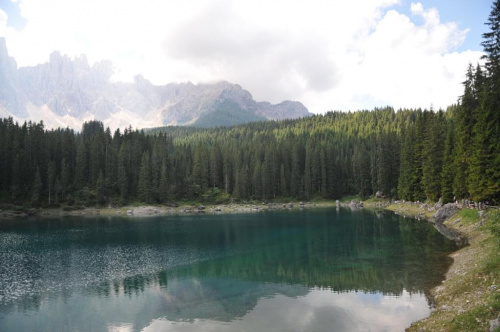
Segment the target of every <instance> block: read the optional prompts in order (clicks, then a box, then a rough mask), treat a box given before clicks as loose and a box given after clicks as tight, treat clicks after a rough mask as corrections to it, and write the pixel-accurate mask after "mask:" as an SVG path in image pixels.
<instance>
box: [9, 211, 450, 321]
mask: <svg viewBox="0 0 500 332" xmlns="http://www.w3.org/2000/svg"><path fill="white" fill-rule="evenodd" d="M0 232H1V233H0V234H1V237H0V263H1V264H0V281H1V284H0V330H2V331H15V330H30V329H32V328H34V327H36V328H37V329H38V330H40V327H42V330H46V331H49V330H61V329H63V330H66V329H82V330H96V331H97V330H141V329H146V330H152V331H156V330H170V329H172V330H184V329H187V330H193V329H196V330H197V329H201V327H203V328H204V329H207V330H211V329H213V330H224V329H227V330H235V329H246V330H255V329H256V326H259V330H273V329H276V330H331V326H335V327H337V328H338V330H346V329H348V330H366V327H367V326H368V327H370V329H372V330H392V329H396V330H401V329H402V328H403V327H404V326H407V325H409V324H410V323H411V322H412V321H413V320H415V319H418V318H421V317H424V316H425V315H427V314H428V311H429V303H428V301H430V300H429V299H430V297H429V296H425V294H427V293H428V291H429V289H430V288H432V287H434V286H435V285H437V284H438V283H440V282H441V280H442V279H443V274H444V272H445V271H446V269H447V267H448V266H449V264H450V259H449V258H448V257H447V256H446V254H447V253H449V252H450V251H452V250H454V249H455V244H454V243H453V242H451V241H448V240H446V239H444V238H443V237H442V236H441V235H440V234H439V233H438V232H437V231H436V230H435V229H433V228H432V227H430V226H429V225H427V224H425V223H417V222H415V221H413V220H403V219H400V218H399V217H397V216H395V215H392V214H390V215H382V214H380V213H379V214H372V213H369V212H366V211H363V210H362V211H358V212H352V211H344V210H340V213H336V212H333V213H332V211H302V212H300V213H268V214H259V215H236V216H199V217H176V218H167V219H165V218H147V219H146V220H144V219H118V218H116V219H105V218H99V219H70V218H66V219H63V220H61V219H59V220H55V219H44V220H38V221H33V220H31V221H16V222H3V223H0ZM41 322H43V324H41ZM259 322H260V323H259ZM257 323H259V324H260V325H259V324H258V325H255V324H257ZM304 324H305V325H304ZM323 324H324V325H323ZM332 324H333V325H332ZM367 324H368V325H367ZM252 326H253V327H252ZM328 326H330V328H323V327H328ZM396 326H397V327H396ZM346 327H348V328H346Z"/></svg>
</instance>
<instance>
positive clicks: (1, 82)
mask: <svg viewBox="0 0 500 332" xmlns="http://www.w3.org/2000/svg"><path fill="white" fill-rule="evenodd" d="M0 69H1V72H0V87H1V89H0V112H1V113H0V115H2V116H5V115H10V116H14V117H15V118H16V119H17V120H21V121H22V120H25V119H26V120H28V119H29V120H34V121H39V120H44V123H46V124H47V125H48V126H49V127H50V126H52V127H57V126H61V125H62V126H68V125H69V126H72V127H76V128H79V127H80V126H81V123H83V121H87V120H90V119H96V120H100V121H103V122H104V124H105V125H108V126H111V127H114V128H116V127H127V126H129V125H130V124H132V125H133V126H135V127H157V126H162V125H193V124H196V123H199V122H197V121H198V119H200V117H203V124H204V125H206V124H207V123H208V124H210V125H229V124H237V123H241V122H248V121H260V120H262V119H284V118H295V117H303V116H308V115H310V113H309V112H308V111H307V108H305V107H304V105H302V104H301V103H300V102H290V101H286V102H282V103H280V104H278V105H271V104H270V103H266V102H259V103H258V102H256V101H255V100H254V99H253V97H252V95H251V93H250V92H248V91H247V90H245V89H243V88H242V87H241V86H240V85H238V84H233V83H230V82H227V81H219V82H214V83H200V84H193V83H191V82H186V83H170V84H167V85H163V86H156V85H154V84H152V83H151V82H150V81H149V80H147V79H146V78H144V77H143V76H142V75H137V76H135V77H134V81H133V83H116V82H111V81H110V78H111V76H112V74H113V65H112V63H111V62H110V61H106V60H105V61H100V62H96V63H94V64H93V65H92V66H90V65H89V63H88V59H87V57H86V56H85V55H80V56H78V57H75V58H74V59H71V58H70V57H68V56H67V55H62V54H61V53H60V52H59V51H54V52H52V53H51V54H50V57H49V61H48V62H47V63H43V64H39V65H37V66H33V67H22V68H19V69H18V68H17V64H16V62H15V60H14V59H13V58H10V57H9V56H8V53H7V47H6V45H5V39H3V38H0ZM211 114H214V119H211V118H210V116H211ZM228 117H230V118H231V122H230V123H229V122H224V121H225V119H226V118H228Z"/></svg>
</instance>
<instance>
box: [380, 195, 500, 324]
mask: <svg viewBox="0 0 500 332" xmlns="http://www.w3.org/2000/svg"><path fill="white" fill-rule="evenodd" d="M387 210H390V211H393V212H395V213H397V214H400V215H403V216H407V217H414V218H416V219H420V218H421V219H425V220H426V221H428V222H431V223H433V224H434V225H435V226H436V225H443V226H444V227H446V228H448V229H450V230H452V231H453V233H454V234H459V236H460V237H462V238H466V239H467V243H466V245H465V246H461V248H460V249H458V250H457V251H455V252H452V253H451V254H450V255H449V256H450V257H451V258H453V263H452V264H451V266H450V268H449V269H448V271H447V272H446V274H445V279H444V280H443V281H442V283H441V285H438V286H436V287H435V288H433V289H431V295H432V296H433V298H434V301H435V307H434V308H432V311H431V314H430V315H429V316H428V317H426V318H423V319H421V320H419V321H416V322H414V323H412V325H411V326H409V327H408V328H407V329H406V330H407V331H415V332H422V331H490V327H491V326H492V325H493V324H496V323H495V322H498V323H500V322H499V319H500V316H499V313H500V286H499V285H500V269H499V268H498V263H499V261H498V257H497V256H498V255H497V251H498V242H497V241H498V239H496V238H494V236H493V235H492V234H491V233H490V232H489V231H488V230H487V229H486V226H487V224H488V223H489V222H490V220H489V218H491V216H490V215H489V213H490V211H492V210H490V211H487V212H484V211H481V212H480V211H478V210H473V209H468V208H462V209H460V210H458V211H457V212H455V213H454V214H453V215H452V216H451V217H449V218H447V219H446V220H445V221H444V222H443V223H442V224H440V223H436V222H434V219H433V215H434V213H435V211H429V210H428V209H426V207H424V206H423V205H417V206H415V205H412V204H410V203H399V204H392V205H390V206H388V207H387ZM493 213H495V212H493ZM438 230H439V229H438ZM440 233H441V231H440ZM443 235H444V234H443ZM497 317H498V318H497ZM491 331H494V330H491Z"/></svg>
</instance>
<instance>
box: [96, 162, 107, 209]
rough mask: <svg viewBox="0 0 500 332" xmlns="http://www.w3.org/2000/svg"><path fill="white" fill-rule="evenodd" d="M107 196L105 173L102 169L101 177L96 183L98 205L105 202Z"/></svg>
mask: <svg viewBox="0 0 500 332" xmlns="http://www.w3.org/2000/svg"><path fill="white" fill-rule="evenodd" d="M105 198H106V182H105V180H104V174H103V173H102V170H101V171H100V172H99V177H98V178H97V183H96V200H97V204H98V205H102V204H104V203H105Z"/></svg>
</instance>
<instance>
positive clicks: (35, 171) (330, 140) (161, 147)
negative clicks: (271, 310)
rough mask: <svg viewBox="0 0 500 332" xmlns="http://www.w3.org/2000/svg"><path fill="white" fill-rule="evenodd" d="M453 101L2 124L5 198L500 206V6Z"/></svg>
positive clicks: (0, 183)
mask: <svg viewBox="0 0 500 332" xmlns="http://www.w3.org/2000/svg"><path fill="white" fill-rule="evenodd" d="M487 24H488V25H489V26H490V28H491V32H488V33H486V34H484V36H483V37H484V39H485V41H484V42H483V46H484V50H485V54H486V55H485V65H484V67H482V66H480V65H477V66H476V67H474V66H472V65H471V66H469V68H468V70H467V74H466V80H465V82H464V93H463V96H461V98H460V100H459V102H458V104H457V105H453V106H450V107H449V108H448V109H447V110H446V112H445V111H442V110H439V111H434V110H420V109H418V110H399V111H397V112H396V111H395V110H393V109H392V108H389V107H387V108H383V109H375V110H373V111H359V112H349V113H342V112H329V113H327V114H325V115H316V116H313V117H310V118H304V119H299V120H284V121H268V122H256V123H250V124H246V125H240V126H235V127H228V128H226V127H222V128H215V129H195V128H179V127H165V128H156V129H154V130H149V131H147V132H144V131H139V130H133V129H132V128H131V127H129V128H127V129H125V130H124V131H123V133H122V132H121V131H120V130H116V131H115V132H114V133H113V134H111V131H110V130H109V128H104V126H103V124H102V123H100V122H98V121H91V122H87V123H85V124H84V125H83V128H82V130H81V132H78V133H76V132H74V131H72V130H70V129H57V130H46V129H45V128H44V125H43V122H40V123H32V122H28V123H24V124H22V125H19V124H17V123H14V122H13V120H12V119H11V118H8V119H0V160H1V164H0V199H1V200H2V201H4V202H12V203H17V204H19V203H23V204H31V205H33V206H38V205H40V204H42V205H51V204H61V203H64V204H74V203H85V204H99V205H102V204H108V203H114V204H125V203H127V202H132V201H142V202H147V203H168V202H173V201H177V200H182V199H189V200H199V201H216V200H225V199H229V198H232V199H235V200H259V201H261V200H262V201H269V200H276V199H290V198H293V199H312V198H318V197H321V198H325V199H336V198H339V197H341V196H346V195H360V196H362V197H368V196H371V195H373V194H374V193H375V192H377V191H381V192H382V193H383V194H384V195H385V196H390V197H399V198H401V199H406V200H414V201H416V200H420V201H424V200H430V201H437V200H438V199H439V198H440V197H442V198H443V200H444V201H445V202H447V201H452V200H454V199H461V198H471V199H473V200H476V201H485V200H489V201H491V202H495V203H498V202H499V201H500V128H499V126H500V119H499V117H500V65H499V61H500V42H499V40H500V38H498V35H499V34H500V2H499V1H496V2H495V3H494V5H493V10H492V12H491V15H490V18H489V21H488V23H487Z"/></svg>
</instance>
